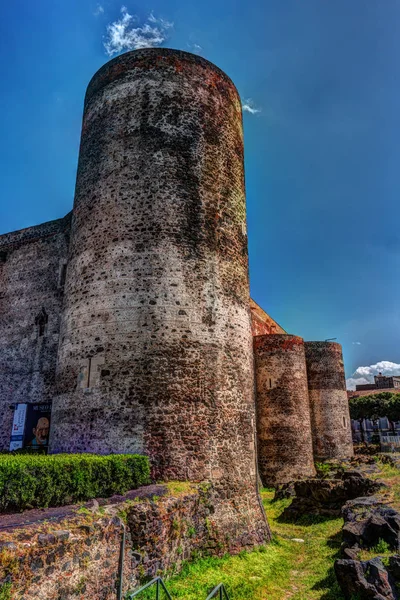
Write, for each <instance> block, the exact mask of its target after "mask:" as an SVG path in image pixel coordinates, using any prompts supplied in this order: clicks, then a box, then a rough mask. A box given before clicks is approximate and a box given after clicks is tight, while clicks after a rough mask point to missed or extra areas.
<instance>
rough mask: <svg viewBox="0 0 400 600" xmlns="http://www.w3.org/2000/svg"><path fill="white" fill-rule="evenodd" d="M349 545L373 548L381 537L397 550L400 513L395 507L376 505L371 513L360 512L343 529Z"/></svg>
mask: <svg viewBox="0 0 400 600" xmlns="http://www.w3.org/2000/svg"><path fill="white" fill-rule="evenodd" d="M342 533H343V541H344V543H345V544H346V545H347V546H350V547H352V546H356V545H357V546H359V547H367V548H372V547H373V546H375V545H376V544H377V543H378V542H379V540H380V539H382V540H385V542H387V543H388V544H389V546H390V547H391V548H393V549H395V550H398V549H400V514H399V513H398V512H397V511H396V510H394V509H393V508H390V507H386V506H376V507H375V508H373V509H372V510H371V511H370V512H369V513H368V512H366V513H365V514H362V513H361V514H358V515H357V516H356V517H355V518H354V519H353V520H351V521H349V522H346V523H345V524H344V526H343V529H342Z"/></svg>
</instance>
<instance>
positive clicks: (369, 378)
mask: <svg viewBox="0 0 400 600" xmlns="http://www.w3.org/2000/svg"><path fill="white" fill-rule="evenodd" d="M353 343H354V342H353ZM355 343H357V342H355ZM378 373H382V375H400V364H398V363H394V362H391V361H390V360H381V361H379V362H377V363H375V364H374V365H368V366H362V367H358V368H357V369H356V370H355V371H354V373H353V375H352V377H350V378H349V379H347V380H346V383H347V389H348V390H355V388H356V385H361V384H363V383H373V382H374V375H378Z"/></svg>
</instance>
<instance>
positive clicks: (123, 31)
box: [104, 6, 173, 56]
mask: <svg viewBox="0 0 400 600" xmlns="http://www.w3.org/2000/svg"><path fill="white" fill-rule="evenodd" d="M121 13H122V16H121V18H120V19H117V20H116V21H114V22H113V23H110V24H109V25H107V35H106V40H105V42H104V48H105V50H106V53H107V54H108V56H114V55H115V54H120V53H121V52H126V51H128V50H138V49H139V48H156V47H158V46H161V44H163V43H164V42H165V41H166V40H167V38H168V30H169V29H171V27H173V23H171V22H170V21H166V20H165V19H158V18H156V17H155V16H154V14H153V13H150V15H149V17H148V18H147V20H146V21H145V23H144V24H143V25H138V26H137V27H135V26H134V25H135V24H137V23H138V18H137V17H136V16H135V15H131V14H129V13H128V9H127V8H126V6H122V7H121Z"/></svg>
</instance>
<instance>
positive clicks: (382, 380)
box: [374, 373, 400, 390]
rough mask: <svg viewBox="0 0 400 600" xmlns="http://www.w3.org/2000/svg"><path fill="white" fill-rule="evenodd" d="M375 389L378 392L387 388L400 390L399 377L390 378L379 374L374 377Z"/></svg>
mask: <svg viewBox="0 0 400 600" xmlns="http://www.w3.org/2000/svg"><path fill="white" fill-rule="evenodd" d="M374 379H375V387H376V389H378V390H382V389H387V388H399V389H400V375H392V376H391V377H386V376H385V375H382V373H379V375H375V377H374Z"/></svg>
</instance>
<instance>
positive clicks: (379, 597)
mask: <svg viewBox="0 0 400 600" xmlns="http://www.w3.org/2000/svg"><path fill="white" fill-rule="evenodd" d="M335 573H336V577H337V580H338V582H339V585H340V588H341V590H342V592H343V594H344V596H345V598H346V599H350V598H352V597H356V598H358V600H397V593H396V586H395V582H394V581H393V580H392V578H391V576H390V574H389V573H388V572H387V571H386V569H385V567H384V566H383V564H382V561H381V559H380V558H379V557H377V558H373V559H372V560H368V561H363V562H361V561H358V560H337V561H336V562H335Z"/></svg>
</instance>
